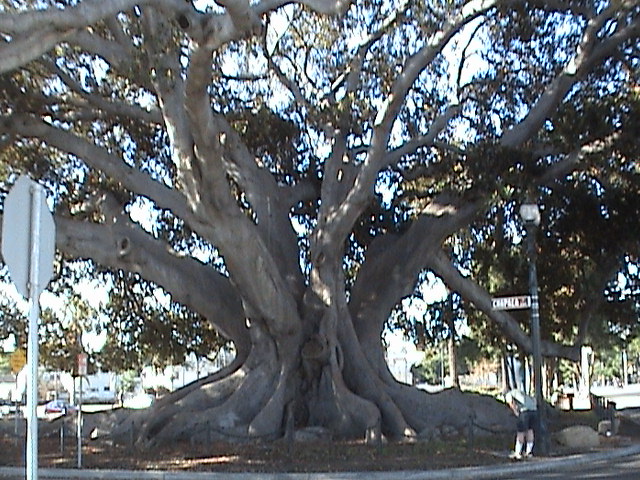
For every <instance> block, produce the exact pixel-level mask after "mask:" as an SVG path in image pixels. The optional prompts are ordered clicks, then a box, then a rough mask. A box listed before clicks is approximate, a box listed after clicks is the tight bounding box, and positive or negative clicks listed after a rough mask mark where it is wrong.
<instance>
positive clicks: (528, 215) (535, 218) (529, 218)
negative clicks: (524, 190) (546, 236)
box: [520, 203, 540, 227]
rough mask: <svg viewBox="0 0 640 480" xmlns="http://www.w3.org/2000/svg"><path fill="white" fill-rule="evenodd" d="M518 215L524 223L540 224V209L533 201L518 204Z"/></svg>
mask: <svg viewBox="0 0 640 480" xmlns="http://www.w3.org/2000/svg"><path fill="white" fill-rule="evenodd" d="M520 217H521V218H522V221H523V222H524V223H525V224H530V225H531V224H532V225H535V226H536V227H537V226H538V225H540V209H539V208H538V205H536V204H535V203H523V204H522V205H520Z"/></svg>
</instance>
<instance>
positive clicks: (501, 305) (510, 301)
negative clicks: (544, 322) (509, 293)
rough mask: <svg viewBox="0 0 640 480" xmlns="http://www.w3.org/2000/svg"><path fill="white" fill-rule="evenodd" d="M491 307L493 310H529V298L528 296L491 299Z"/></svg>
mask: <svg viewBox="0 0 640 480" xmlns="http://www.w3.org/2000/svg"><path fill="white" fill-rule="evenodd" d="M491 307H492V308H493V309H494V310H524V309H527V308H531V297H530V296H529V295H518V296H515V297H496V298H492V299H491Z"/></svg>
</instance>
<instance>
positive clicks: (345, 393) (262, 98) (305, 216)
mask: <svg viewBox="0 0 640 480" xmlns="http://www.w3.org/2000/svg"><path fill="white" fill-rule="evenodd" d="M0 5H1V10H0V34H1V43H0V58H1V60H2V61H1V62H0V82H1V85H2V89H1V91H0V104H1V106H2V108H1V115H2V117H1V118H0V148H1V149H2V150H1V152H0V153H1V155H2V165H3V168H4V169H5V171H4V174H5V176H7V178H8V179H9V181H11V179H12V178H14V176H13V174H14V173H18V172H29V173H30V174H31V175H32V176H33V177H35V178H37V179H39V181H40V182H41V183H43V184H45V185H46V186H47V187H48V189H49V193H50V198H51V200H52V201H53V203H54V204H55V213H56V224H57V239H56V242H57V248H58V250H59V252H61V253H62V254H63V255H64V257H65V258H67V259H73V258H86V259H92V260H93V261H94V262H95V263H96V264H97V265H100V266H101V268H107V269H111V270H112V271H125V272H132V273H134V274H136V275H138V276H139V278H141V279H145V280H146V281H150V282H153V283H154V284H156V285H159V286H161V287H162V288H163V289H165V290H166V291H167V292H168V293H170V295H171V298H172V299H173V301H175V302H179V303H180V304H182V305H184V306H186V307H188V308H189V309H191V310H192V311H193V312H196V313H197V314H198V315H200V316H201V317H203V318H206V319H207V321H208V322H210V324H211V325H213V326H214V327H215V329H216V330H217V331H218V332H219V333H220V334H221V335H222V336H224V337H225V338H226V339H228V340H229V341H230V342H232V343H233V345H234V347H235V351H236V358H235V361H234V362H233V364H232V365H230V366H229V368H228V369H226V370H224V371H222V372H219V373H218V374H217V375H215V376H212V377H208V378H206V379H203V380H200V381H198V382H196V383H194V384H191V385H189V386H187V387H185V388H183V389H181V390H178V391H177V392H175V393H173V394H172V395H169V396H167V397H165V399H164V400H162V401H161V402H159V403H158V404H156V406H155V407H154V409H153V411H152V412H151V413H150V414H146V415H144V414H143V415H141V418H140V419H136V430H135V433H136V435H137V438H138V441H139V443H140V444H141V445H149V444H154V443H158V442H162V441H165V440H167V439H176V438H191V439H195V440H197V439H201V440H205V439H211V438H213V437H220V438H247V437H256V438H276V437H278V436H281V435H283V434H284V433H285V432H286V431H287V429H293V428H298V427H304V426H318V427H324V428H325V429H327V430H328V431H331V432H332V433H333V434H335V435H337V436H356V437H362V436H365V435H371V436H372V437H373V438H375V437H377V436H378V435H379V434H380V433H382V434H385V435H387V436H388V437H391V438H403V437H405V436H413V435H415V434H416V433H423V432H425V433H428V432H429V431H431V430H432V429H434V428H437V427H439V426H440V425H442V424H449V425H453V426H458V427H462V426H464V425H465V424H466V422H467V421H468V413H469V412H470V411H471V410H473V409H482V411H483V414H482V415H479V416H478V417H477V419H476V422H477V423H479V424H481V425H483V426H485V427H488V426H489V425H490V424H492V423H495V422H500V421H503V420H504V418H505V417H504V410H503V409H500V408H495V407H493V405H494V403H492V402H491V401H489V400H487V399H485V398H482V397H477V396H471V395H469V396H465V395H462V394H460V392H458V391H448V392H446V393H444V394H441V395H428V394H426V393H424V392H422V391H420V390H417V389H415V388H413V387H410V386H407V385H403V384H400V383H398V382H397V381H396V380H395V379H394V378H393V377H392V375H391V374H390V372H389V370H388V368H387V365H386V363H385V360H384V349H383V344H382V341H381V332H382V330H383V328H384V326H385V322H386V321H387V319H388V318H389V315H390V312H392V311H393V309H394V308H395V307H396V306H397V305H398V303H399V302H400V300H401V299H402V298H403V297H405V296H407V295H410V294H412V292H413V291H414V288H415V286H416V281H417V279H418V278H420V275H421V274H422V272H424V271H425V270H431V271H433V272H434V273H435V274H437V275H438V276H440V278H442V279H443V280H444V282H445V283H446V284H447V285H448V286H449V288H451V289H452V290H455V291H456V292H458V293H459V295H461V296H462V297H463V298H464V299H465V301H467V302H468V303H469V304H472V305H473V306H474V308H476V309H477V310H478V311H480V312H483V314H484V316H485V318H488V319H490V321H491V322H493V323H494V324H495V325H497V326H498V327H499V328H500V331H501V332H502V334H503V335H504V336H505V337H506V338H508V339H509V341H511V342H514V343H516V344H518V345H519V346H520V347H521V348H523V349H524V350H525V351H526V350H529V349H530V345H531V343H530V339H529V337H528V334H527V331H526V330H525V329H523V328H521V326H520V324H519V323H518V322H517V321H515V320H514V318H513V317H512V316H510V315H509V314H508V313H506V312H496V311H493V310H492V309H491V302H490V298H491V292H489V291H488V290H487V289H486V288H484V287H483V286H482V285H481V284H479V283H478V282H477V281H475V280H474V279H473V278H472V277H470V276H469V272H471V271H473V268H463V269H461V268H456V267H455V266H454V265H453V264H452V263H451V255H450V254H449V253H445V250H444V249H443V245H444V244H445V242H447V240H448V239H450V238H451V237H452V235H455V234H458V233H460V232H462V231H466V232H470V233H471V237H470V238H471V242H470V244H469V250H468V251H467V253H468V254H469V255H468V257H467V260H469V259H471V258H472V257H473V250H474V247H473V244H474V242H475V243H476V244H481V245H483V246H484V249H485V250H486V249H487V245H490V243H487V242H488V241H489V239H490V237H491V235H494V236H495V237H496V238H497V237H500V239H501V240H500V242H496V244H495V245H496V246H495V248H496V251H497V250H499V248H500V247H499V246H498V244H499V243H501V242H505V241H506V242H507V243H509V242H512V241H514V239H515V240H516V241H517V239H518V236H520V237H521V236H522V235H523V230H522V226H521V224H520V223H519V221H518V219H517V216H516V215H514V211H515V210H517V205H518V204H519V203H520V202H521V201H522V200H523V199H524V198H525V197H526V196H529V197H530V198H531V199H533V200H536V201H539V202H545V201H548V200H549V198H554V199H564V198H566V199H571V190H572V188H577V187H576V185H585V184H587V185H591V184H592V183H591V182H592V181H593V176H597V172H598V171H602V172H605V173H606V175H609V176H610V177H613V176H615V175H618V177H616V178H618V180H620V178H623V179H626V181H628V183H629V185H630V186H629V185H627V186H626V187H625V188H636V189H637V184H638V182H637V176H638V172H637V165H636V166H635V167H634V163H633V162H634V161H636V160H637V156H636V157H632V156H631V155H633V154H634V149H635V154H637V140H636V139H634V138H633V137H630V135H631V134H630V133H629V132H630V131H633V122H634V121H635V122H636V123H637V115H635V116H634V115H633V112H635V113H636V114H637V105H638V90H637V89H638V81H639V79H638V36H639V35H640V8H639V7H638V6H637V3H636V2H635V1H632V0H626V1H625V0H615V1H614V0H610V1H606V0H602V1H599V0H593V1H586V2H572V1H546V0H533V1H521V0H485V1H463V0H457V1H452V2H439V1H430V0H424V1H422V0H418V1H398V2H388V1H378V0H372V1H356V2H349V1H346V0H301V1H284V0H260V1H252V2H250V1H249V0H233V1H231V0H217V1H216V2H215V3H213V2H206V1H193V2H191V1H184V0H147V1H142V0H109V1H103V0H81V1H75V0H65V1H53V0H39V1H21V0H3V1H2V2H0ZM598 105H600V106H601V108H600V109H598V108H597V107H598ZM598 111H602V112H604V113H603V115H602V116H598V113H597V112H598ZM594 112H595V113H594ZM585 114H590V115H594V116H595V117H594V118H593V119H592V120H591V121H589V120H588V119H585V117H584V116H585ZM634 158H635V159H636V160H634ZM634 168H635V169H636V170H635V171H634V170H633V169H634ZM590 175H593V176H591V177H590ZM620 182H621V180H620ZM619 184H620V183H618V185H619ZM594 188H596V187H594ZM597 188H601V189H603V190H606V189H607V188H608V186H607V184H606V183H605V182H600V187H597ZM597 188H596V190H597ZM555 192H558V193H557V194H556V195H557V196H555V197H554V196H553V194H554V193H555ZM592 193H593V192H592ZM599 193H600V191H595V193H593V195H594V197H592V198H598V194H599ZM567 201H569V200H567ZM558 203H560V204H561V203H562V202H560V201H558V202H556V205H555V206H554V209H552V208H551V207H550V208H549V209H548V210H546V212H551V211H554V212H556V214H555V217H554V218H552V219H548V218H547V220H554V219H555V220H557V219H558V218H560V217H561V216H562V215H563V214H564V213H566V211H563V210H562V208H561V207H562V205H560V206H558ZM636 208H637V206H636ZM563 212H564V213H563ZM543 213H545V212H543ZM601 213H602V212H601ZM607 213H608V214H609V216H608V217H606V219H608V220H612V219H613V220H615V218H616V216H615V212H613V211H610V212H607ZM496 219H500V222H498V220H496ZM470 227H471V228H470ZM498 227H499V228H498ZM549 228H550V227H549ZM487 232H494V233H492V234H491V235H487ZM513 232H516V233H515V234H514V233H513ZM518 232H519V233H518ZM569 234H570V233H569ZM484 258H485V259H486V255H485V257H484ZM577 352H578V350H577V345H571V344H567V345H560V344H555V343H553V342H551V341H545V342H544V344H543V353H544V354H545V355H548V356H562V357H566V358H573V359H576V358H577ZM496 405H497V404H496Z"/></svg>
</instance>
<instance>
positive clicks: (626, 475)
mask: <svg viewBox="0 0 640 480" xmlns="http://www.w3.org/2000/svg"><path fill="white" fill-rule="evenodd" d="M39 478H42V479H45V478H46V479H54V478H55V479H67V480H68V479H72V478H75V479H82V480H99V479H105V480H131V479H138V480H361V479H363V478H366V479H367V480H445V479H446V480H453V479H457V480H463V479H470V480H478V479H490V480H496V479H512V480H516V479H517V480H522V479H523V478H526V479H527V480H537V479H540V480H561V479H562V480H565V479H569V480H571V479H581V480H583V479H586V480H609V479H611V480H613V479H616V480H631V479H633V480H636V479H638V478H640V445H638V444H635V445H631V446H629V447H624V448H619V449H614V450H610V451H602V452H597V453H589V454H578V455H572V456H568V457H558V458H544V459H543V458H535V459H532V460H530V461H527V462H516V463H509V464H504V465H495V466H488V467H467V468H459V469H452V470H440V471H402V472H345V473H263V474H260V473H256V474H254V473H211V472H209V473H205V472H159V471H156V472H127V471H123V470H111V471H108V470H102V471H100V470H63V469H60V470H56V469H40V470H39ZM0 479H3V480H4V479H9V480H19V479H24V469H17V468H11V467H1V466H0Z"/></svg>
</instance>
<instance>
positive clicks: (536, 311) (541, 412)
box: [526, 223, 549, 455]
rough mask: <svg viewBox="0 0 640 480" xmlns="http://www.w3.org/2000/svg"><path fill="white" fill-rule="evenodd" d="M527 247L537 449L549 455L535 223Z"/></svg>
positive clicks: (528, 231) (528, 225) (531, 227)
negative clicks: (543, 388) (536, 410)
mask: <svg viewBox="0 0 640 480" xmlns="http://www.w3.org/2000/svg"><path fill="white" fill-rule="evenodd" d="M526 229H527V237H528V240H527V247H528V250H529V293H530V295H531V345H532V353H533V376H534V377H533V380H534V385H535V397H536V403H537V405H538V415H537V422H536V423H537V425H536V427H537V428H536V432H535V433H536V449H537V450H538V452H539V453H540V454H542V455H547V454H548V453H549V443H548V441H547V432H546V424H547V422H546V410H545V408H544V396H543V394H542V353H541V349H540V307H539V303H538V272H537V269H536V245H535V232H536V226H535V225H534V224H533V223H527V224H526Z"/></svg>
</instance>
